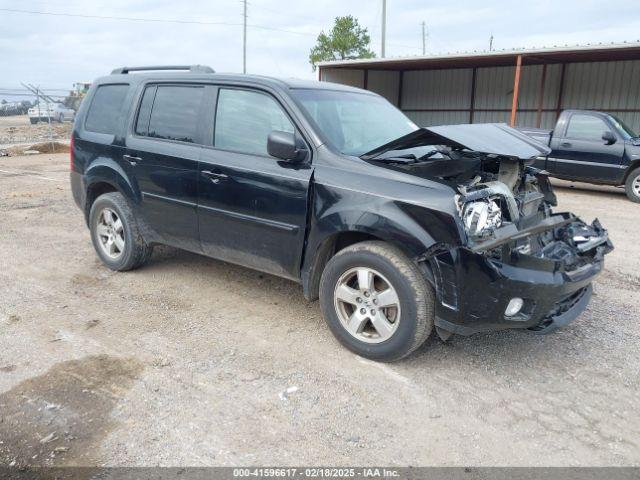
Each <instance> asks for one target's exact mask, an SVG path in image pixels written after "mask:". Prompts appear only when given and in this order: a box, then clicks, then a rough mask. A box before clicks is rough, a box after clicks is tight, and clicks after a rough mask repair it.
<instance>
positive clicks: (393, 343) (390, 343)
mask: <svg viewBox="0 0 640 480" xmlns="http://www.w3.org/2000/svg"><path fill="white" fill-rule="evenodd" d="M320 306H321V308H322V313H323V316H324V319H325V321H326V322H327V324H328V326H329V328H330V329H331V331H332V332H333V334H334V335H335V336H336V338H337V339H338V340H339V341H340V342H341V343H342V344H343V345H344V346H346V347H347V348H349V349H350V350H352V351H353V352H355V353H357V354H358V355H361V356H363V357H367V358H371V359H373V360H380V361H394V360H399V359H401V358H403V357H406V356H407V355H409V354H410V353H411V352H413V351H414V350H415V349H416V348H418V347H419V346H420V345H421V344H422V343H423V342H424V341H425V340H426V339H427V338H428V336H429V334H430V333H431V330H432V329H433V321H434V292H433V289H432V288H431V286H430V285H428V284H427V282H426V281H425V279H424V277H423V276H422V274H421V273H420V271H419V270H418V268H417V266H416V265H414V264H413V263H412V262H411V261H410V260H409V259H408V258H407V257H406V256H405V255H404V254H403V253H402V252H401V251H400V250H398V249H396V248H394V247H392V246H390V245H388V244H386V243H384V242H377V241H373V242H362V243H358V244H355V245H352V246H351V247H348V248H345V249H344V250H341V251H340V252H338V253H337V254H336V255H335V256H334V257H333V258H331V260H329V262H328V264H327V266H326V268H325V270H324V272H323V273H322V279H321V280H320Z"/></svg>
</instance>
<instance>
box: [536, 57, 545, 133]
mask: <svg viewBox="0 0 640 480" xmlns="http://www.w3.org/2000/svg"><path fill="white" fill-rule="evenodd" d="M546 79H547V64H546V63H545V64H544V65H542V77H541V78H540V90H539V91H538V114H537V115H536V128H540V125H541V124H542V107H543V103H544V82H545V81H546Z"/></svg>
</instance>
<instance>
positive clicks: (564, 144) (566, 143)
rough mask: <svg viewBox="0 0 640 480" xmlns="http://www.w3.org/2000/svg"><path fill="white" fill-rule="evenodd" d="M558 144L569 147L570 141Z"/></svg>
mask: <svg viewBox="0 0 640 480" xmlns="http://www.w3.org/2000/svg"><path fill="white" fill-rule="evenodd" d="M560 146H561V147H564V148H571V142H562V143H561V144H560Z"/></svg>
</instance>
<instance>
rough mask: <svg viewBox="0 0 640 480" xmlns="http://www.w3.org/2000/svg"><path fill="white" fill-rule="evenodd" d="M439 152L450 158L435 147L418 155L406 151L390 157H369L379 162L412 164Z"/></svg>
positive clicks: (443, 151) (445, 152) (425, 159)
mask: <svg viewBox="0 0 640 480" xmlns="http://www.w3.org/2000/svg"><path fill="white" fill-rule="evenodd" d="M437 154H441V155H444V156H446V157H449V158H451V155H449V153H448V152H447V151H446V150H440V149H435V150H431V151H429V152H427V153H425V154H424V155H421V156H420V157H416V156H415V155H414V154H413V153H406V154H404V155H392V156H390V157H382V158H371V159H370V160H374V161H376V162H381V163H402V164H403V165H414V164H416V163H423V162H426V161H428V160H429V159H430V158H431V157H433V156H434V155H437Z"/></svg>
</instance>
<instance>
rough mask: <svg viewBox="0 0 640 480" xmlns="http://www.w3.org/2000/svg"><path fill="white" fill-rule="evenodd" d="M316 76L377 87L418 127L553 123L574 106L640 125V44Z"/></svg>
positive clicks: (427, 60)
mask: <svg viewBox="0 0 640 480" xmlns="http://www.w3.org/2000/svg"><path fill="white" fill-rule="evenodd" d="M318 75H319V78H320V80H322V81H329V82H337V83H343V84H347V85H353V86H357V87H360V88H365V89H368V90H371V91H374V92H377V93H379V94H381V95H383V96H385V97H386V98H387V99H389V101H391V102H392V103H394V104H395V105H396V106H398V107H399V108H400V109H401V110H403V111H404V112H406V113H407V115H409V116H410V117H411V118H412V119H413V120H414V121H416V123H418V124H420V125H423V126H427V125H437V124H453V123H485V122H507V123H510V124H511V125H518V126H528V127H543V128H552V127H553V125H554V124H555V121H556V118H557V117H558V115H559V114H560V112H561V111H562V110H564V109H568V108H579V109H591V110H601V111H606V112H610V113H612V114H614V115H617V116H618V117H620V118H621V119H622V120H623V121H625V123H627V124H629V125H630V126H631V127H632V128H634V129H635V130H640V42H633V43H623V44H608V45H585V46H573V47H569V46H567V47H554V48H540V49H528V50H509V51H491V52H472V53H454V54H446V55H436V56H425V57H405V58H384V59H363V60H345V61H335V62H325V63H321V64H319V66H318Z"/></svg>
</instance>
